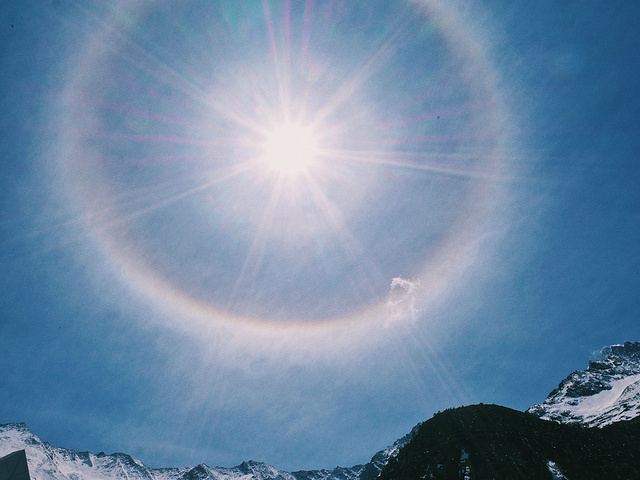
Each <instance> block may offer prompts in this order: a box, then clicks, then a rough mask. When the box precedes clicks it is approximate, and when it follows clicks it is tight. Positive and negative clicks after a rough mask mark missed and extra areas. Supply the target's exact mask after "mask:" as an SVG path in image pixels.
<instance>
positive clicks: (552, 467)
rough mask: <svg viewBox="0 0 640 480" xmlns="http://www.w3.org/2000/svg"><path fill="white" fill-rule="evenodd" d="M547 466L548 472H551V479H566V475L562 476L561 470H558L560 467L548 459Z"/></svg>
mask: <svg viewBox="0 0 640 480" xmlns="http://www.w3.org/2000/svg"><path fill="white" fill-rule="evenodd" d="M547 468H548V469H549V472H551V475H552V476H553V480H567V477H565V476H564V474H563V473H562V470H560V467H559V466H558V465H557V464H556V463H555V462H552V461H551V460H548V461H547Z"/></svg>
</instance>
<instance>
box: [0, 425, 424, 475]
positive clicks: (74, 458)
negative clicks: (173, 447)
mask: <svg viewBox="0 0 640 480" xmlns="http://www.w3.org/2000/svg"><path fill="white" fill-rule="evenodd" d="M414 432H415V429H414V430H413V431H412V432H411V433H410V434H408V435H406V436H405V437H403V438H402V439H400V440H398V441H396V442H395V443H394V444H393V445H392V446H390V447H388V448H386V449H384V450H382V451H380V452H378V453H376V454H375V455H374V456H373V458H372V459H371V461H370V462H369V463H367V464H365V465H355V466H353V467H336V468H334V469H333V470H309V471H297V472H285V471H281V470H277V469H276V468H274V467H272V466H271V465H267V464H266V463H262V462H256V461H246V462H242V463H241V464H240V465H237V466H235V467H209V466H208V465H205V464H200V465H197V466H195V467H187V468H159V469H153V468H149V467H147V466H146V465H144V464H143V463H142V462H140V461H139V460H136V459H134V458H133V457H131V456H129V455H126V454H124V453H113V454H111V455H105V454H104V453H99V454H93V453H89V452H76V451H75V450H68V449H65V448H58V447H52V446H51V445H49V444H48V443H46V442H42V441H41V440H40V439H39V438H38V437H36V436H35V435H34V434H32V433H31V432H30V431H29V429H28V428H27V425H25V424H24V423H9V424H5V425H0V457H2V456H5V455H7V454H9V453H12V452H15V451H17V450H25V452H26V456H27V460H28V463H29V470H30V473H31V478H32V480H373V479H374V478H376V477H377V476H378V475H379V473H380V471H381V470H382V468H383V467H384V466H385V465H386V464H387V462H388V461H389V459H390V458H391V457H393V456H394V455H396V454H397V452H398V450H399V449H400V448H401V447H402V446H403V445H405V444H406V443H407V442H408V441H409V440H410V439H411V437H412V435H413V433H414Z"/></svg>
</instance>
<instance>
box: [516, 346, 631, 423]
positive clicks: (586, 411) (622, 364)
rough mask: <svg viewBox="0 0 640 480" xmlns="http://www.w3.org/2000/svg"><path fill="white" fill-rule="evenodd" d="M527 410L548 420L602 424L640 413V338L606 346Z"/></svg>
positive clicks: (629, 417) (628, 418)
mask: <svg viewBox="0 0 640 480" xmlns="http://www.w3.org/2000/svg"><path fill="white" fill-rule="evenodd" d="M527 411H528V412H529V413H532V414H534V415H537V416H539V417H540V418H543V419H545V420H554V421H559V422H563V423H583V424H585V425H588V426H598V427H602V426H604V425H608V424H610V423H613V422H617V421H621V420H630V419H632V418H635V417H637V416H640V342H625V343H624V344H623V345H612V346H610V347H604V348H603V349H602V350H600V351H599V352H596V353H595V354H594V355H592V357H591V359H590V360H589V366H588V367H587V369H586V370H580V371H576V372H573V373H571V374H570V375H569V376H568V377H567V378H565V379H564V380H563V381H562V382H560V385H558V388H556V389H555V390H553V391H552V392H551V393H550V394H549V395H548V396H547V398H546V400H545V401H544V402H543V403H542V404H540V405H534V406H533V407H531V408H529V410H527Z"/></svg>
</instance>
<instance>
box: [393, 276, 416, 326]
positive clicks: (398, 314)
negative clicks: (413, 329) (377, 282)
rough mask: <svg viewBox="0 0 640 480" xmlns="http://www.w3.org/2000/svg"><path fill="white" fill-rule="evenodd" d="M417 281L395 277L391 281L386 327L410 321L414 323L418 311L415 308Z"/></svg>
mask: <svg viewBox="0 0 640 480" xmlns="http://www.w3.org/2000/svg"><path fill="white" fill-rule="evenodd" d="M419 286H420V282H419V281H411V280H406V279H404V278H400V277H396V278H394V279H392V280H391V286H390V287H389V294H388V295H387V325H389V324H391V323H394V322H397V321H404V320H410V321H412V322H415V320H416V318H417V316H418V313H420V310H418V309H417V308H416V289H417V288H418V287H419Z"/></svg>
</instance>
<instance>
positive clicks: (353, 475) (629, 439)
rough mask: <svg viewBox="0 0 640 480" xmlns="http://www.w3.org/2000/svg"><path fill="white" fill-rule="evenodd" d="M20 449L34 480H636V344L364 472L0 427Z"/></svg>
mask: <svg viewBox="0 0 640 480" xmlns="http://www.w3.org/2000/svg"><path fill="white" fill-rule="evenodd" d="M17 450H25V451H26V455H27V459H28V464H29V469H30V472H31V478H32V479H34V480H240V479H242V480H374V479H376V478H379V479H380V480H403V479H406V480H418V479H429V478H431V479H460V480H470V479H474V480H475V479H482V480H483V479H519V478H523V479H551V480H554V479H555V480H558V479H569V480H585V479H602V478H607V479H640V342H626V343H625V344H623V345H613V346H610V347H605V348H603V349H602V350H601V351H600V352H598V353H597V354H595V355H594V356H593V357H592V359H591V360H590V361H589V364H588V367H587V369H586V370H583V371H576V372H573V373H571V374H570V375H569V376H568V377H567V378H566V379H564V380H563V381H562V382H560V384H559V385H558V388H556V389H554V390H553V391H552V392H551V393H550V394H549V395H548V397H547V398H546V399H545V400H544V402H543V403H541V404H539V405H534V406H532V407H531V408H529V409H528V410H527V411H526V412H520V411H516V410H512V409H509V408H507V407H501V406H498V405H482V404H480V405H472V406H467V407H461V408H455V409H448V410H446V411H444V412H440V413H438V414H436V415H434V416H433V417H432V418H431V419H429V420H427V421H425V422H423V423H421V424H418V425H416V427H414V428H413V429H412V431H411V432H409V433H408V434H407V435H406V436H404V437H403V438H401V439H399V440H397V441H396V442H395V443H394V444H393V445H391V446H389V447H388V448H386V449H384V450H382V451H380V452H378V453H376V454H375V455H374V456H373V457H372V458H371V460H370V461H369V462H368V463H366V464H364V465H355V466H352V467H336V468H334V469H333V470H308V471H295V472H285V471H280V470H277V469H275V468H274V467H272V466H269V465H267V464H265V463H261V462H255V461H247V462H243V463H241V464H240V465H237V466H235V467H209V466H207V465H205V464H200V465H197V466H195V467H185V468H160V469H154V468H149V467H147V466H145V465H144V464H143V463H142V462H140V461H138V460H136V459H134V458H132V457H131V456H129V455H127V454H124V453H114V454H111V455H105V454H104V453H98V454H94V453H89V452H77V451H75V450H69V449H65V448H60V447H54V446H51V445H49V444H48V443H46V442H43V441H41V440H40V439H39V438H38V437H37V436H35V435H34V434H33V433H31V432H30V431H29V430H28V428H27V426H26V425H25V424H24V423H10V424H4V425H0V457H1V456H4V455H7V454H9V453H11V452H14V451H17Z"/></svg>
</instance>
